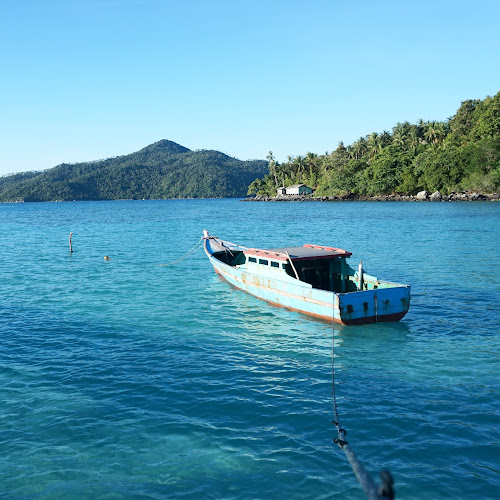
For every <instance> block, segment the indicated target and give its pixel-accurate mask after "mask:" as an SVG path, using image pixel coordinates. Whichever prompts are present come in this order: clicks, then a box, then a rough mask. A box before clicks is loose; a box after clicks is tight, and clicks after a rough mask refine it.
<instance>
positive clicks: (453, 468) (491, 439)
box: [0, 200, 500, 499]
mask: <svg viewBox="0 0 500 500" xmlns="http://www.w3.org/2000/svg"><path fill="white" fill-rule="evenodd" d="M499 215H500V204H497V203H493V202H490V203H488V202H473V203H467V202H461V203H460V202H459V203H451V202H450V203H405V202H388V203H384V202H324V203H318V202H310V203H293V202H286V203H285V202H283V203H245V202H241V201H239V200H166V201H116V202H73V203H40V204H34V203H24V204H22V203H20V204H1V205H0V497H1V498H5V499H19V498H22V499H53V498H55V499H66V498H89V499H93V498H103V499H122V498H123V499H126V498H137V499H139V498H141V499H145V498H158V499H161V498H186V499H195V498H196V499H198V498H209V499H220V498H224V499H233V498H234V499H282V498H294V499H295V498H296V499H329V498H339V499H340V498H342V499H344V498H345V499H360V498H364V495H363V493H362V491H361V489H360V487H359V485H358V483H357V482H356V479H355V477H354V475H353V473H352V471H351V468H350V466H349V464H348V462H347V460H346V458H345V456H344V453H343V452H342V450H341V449H340V448H339V447H338V446H337V445H336V444H334V443H333V438H335V437H336V432H335V428H334V426H333V425H332V420H333V406H332V333H333V335H334V337H333V338H334V339H335V356H336V357H335V387H336V394H337V397H338V408H339V417H340V423H341V425H342V426H343V427H344V428H345V429H346V430H347V440H348V441H349V444H350V446H351V448H352V449H353V450H354V451H355V453H356V455H357V456H358V458H359V459H360V461H361V462H362V463H363V465H364V466H365V468H366V469H367V471H368V472H369V473H370V474H371V475H372V476H373V477H374V478H375V479H376V480H377V481H378V473H379V471H380V470H382V469H387V470H389V471H390V472H391V473H392V475H393V476H394V479H395V489H396V495H397V498H405V499H431V498H432V499H441V498H442V499H448V498H461V499H464V498H471V499H472V498H473V499H477V498H499V497H500V464H499V462H500V446H499V442H500V435H499V434H500V418H499V409H500V394H499V388H500V371H499V369H500V366H499V353H500V349H499V309H498V303H499V299H500V294H499V267H498V262H499V259H500V250H499V248H500V238H499ZM203 229H207V230H209V232H210V233H211V234H213V235H216V236H219V237H221V238H224V239H226V240H228V241H232V242H236V243H240V244H243V245H245V246H250V247H260V248H266V247H268V248H272V247H282V246H288V245H301V244H303V243H314V244H322V245H330V246H335V247H341V248H344V249H346V250H348V251H351V252H353V256H352V258H351V264H353V265H354V266H356V265H357V264H358V262H359V260H360V259H362V260H363V266H364V268H365V270H366V272H368V273H370V274H372V275H375V276H377V277H379V278H381V279H386V280H389V281H395V282H399V283H404V284H410V285H412V300H411V307H410V311H409V313H408V315H407V316H406V317H405V318H404V319H403V320H402V321H401V322H398V323H387V324H375V325H365V326H347V327H342V326H338V325H336V326H335V329H334V331H333V330H332V325H331V324H328V323H327V322H323V321H319V320H315V319H311V318H308V317H306V316H303V315H301V314H299V313H296V312H290V311H287V310H285V309H281V308H277V307H273V306H271V305H269V304H268V303H266V302H263V301H260V300H259V299H257V298H255V297H252V296H250V295H248V294H246V293H244V292H241V291H239V290H236V289H234V288H232V287H231V286H230V285H229V284H228V283H226V282H224V281H223V280H221V279H220V278H219V277H218V276H217V275H216V274H215V273H214V272H213V269H212V268H211V266H210V265H209V262H208V259H207V258H206V256H205V255H204V253H203V251H202V250H200V251H198V252H196V253H194V254H192V255H190V256H189V257H188V258H186V259H185V260H182V261H180V262H178V263H176V264H174V265H171V266H165V265H163V264H168V263H170V262H173V261H175V260H177V259H179V258H180V257H182V256H183V255H185V254H186V253H187V252H188V251H189V250H190V249H192V248H193V247H195V245H196V244H197V243H198V242H199V240H200V237H201V236H202V230H203ZM70 232H72V233H73V237H72V245H73V250H74V252H73V253H70V251H69V242H68V237H69V234H70ZM105 255H108V256H109V257H110V258H111V260H108V261H106V260H104V256H105Z"/></svg>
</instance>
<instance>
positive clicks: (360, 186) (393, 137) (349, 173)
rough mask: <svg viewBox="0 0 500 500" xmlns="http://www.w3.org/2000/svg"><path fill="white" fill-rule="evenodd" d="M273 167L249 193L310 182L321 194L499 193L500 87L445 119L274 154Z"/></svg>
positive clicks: (266, 193) (268, 192)
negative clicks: (327, 147)
mask: <svg viewBox="0 0 500 500" xmlns="http://www.w3.org/2000/svg"><path fill="white" fill-rule="evenodd" d="M267 159H268V162H269V163H268V165H269V173H268V174H266V175H265V176H264V177H263V178H259V179H256V180H254V181H253V182H252V183H251V184H250V186H249V188H248V192H247V194H249V195H253V194H255V195H259V196H276V189H277V188H278V187H280V186H285V187H286V186H289V185H292V184H299V183H304V184H307V185H309V186H310V187H312V188H314V189H315V195H318V196H338V195H345V194H350V193H354V194H359V195H363V196H376V195H385V194H408V195H411V194H416V193H417V192H419V191H423V190H425V191H429V192H434V191H440V192H441V193H442V194H449V193H451V192H459V191H477V192H480V193H492V192H495V191H498V189H499V187H500V92H499V93H497V94H496V95H495V96H494V97H487V98H486V99H484V100H467V101H464V102H462V104H461V106H460V108H459V109H458V110H457V112H456V114H455V115H454V116H453V117H451V118H449V119H448V120H446V121H444V122H440V121H424V120H422V119H421V120H419V121H418V122H417V123H414V124H412V123H409V122H408V121H405V122H403V123H397V124H396V125H395V126H394V127H393V128H392V131H383V132H381V133H377V132H372V133H371V134H370V135H367V136H365V137H360V138H359V139H358V140H357V141H355V142H353V143H352V144H350V145H348V146H345V145H344V143H343V142H340V143H339V144H338V146H337V148H336V149H335V150H334V151H332V152H326V153H325V154H324V155H317V154H314V153H307V154H306V155H305V156H295V157H293V156H288V159H287V161H286V162H284V163H281V164H280V163H279V162H277V161H276V160H275V158H274V156H273V154H272V152H270V153H269V155H268V157H267Z"/></svg>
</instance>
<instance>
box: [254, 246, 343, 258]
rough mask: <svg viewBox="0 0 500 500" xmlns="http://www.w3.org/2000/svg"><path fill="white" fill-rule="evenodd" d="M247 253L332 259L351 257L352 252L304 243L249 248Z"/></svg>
mask: <svg viewBox="0 0 500 500" xmlns="http://www.w3.org/2000/svg"><path fill="white" fill-rule="evenodd" d="M244 253H245V254H246V255H255V256H257V257H263V258H265V257H267V258H270V259H277V260H287V259H288V257H287V254H288V255H289V256H290V258H291V259H292V260H312V259H332V258H333V257H350V256H351V255H352V253H351V252H346V251H345V250H342V249H341V248H333V247H322V246H319V245H304V246H302V247H282V248H269V249H267V250H258V249H255V248H249V249H248V250H245V252H244Z"/></svg>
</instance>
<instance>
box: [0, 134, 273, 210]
mask: <svg viewBox="0 0 500 500" xmlns="http://www.w3.org/2000/svg"><path fill="white" fill-rule="evenodd" d="M267 165H268V164H267V162H266V161H263V160H253V161H240V160H237V159H235V158H231V157H229V156H227V155H225V154H223V153H220V152H218V151H191V150H189V149H187V148H185V147H183V146H180V145H179V144H176V143H175V142H171V141H166V140H162V141H159V142H156V143H154V144H151V145H150V146H147V147H145V148H144V149H141V150H140V151H138V152H136V153H132V154H129V155H126V156H118V157H116V158H109V159H106V160H100V161H94V162H87V163H76V164H62V165H58V166H57V167H54V168H51V169H49V170H44V171H42V172H27V173H20V174H14V175H9V176H5V177H0V201H4V202H5V201H55V200H118V199H164V198H227V197H241V196H244V195H245V194H246V191H247V188H248V184H249V183H250V182H251V181H252V180H253V179H255V178H256V177H259V176H262V175H264V174H265V173H266V172H267Z"/></svg>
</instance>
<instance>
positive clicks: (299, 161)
mask: <svg viewBox="0 0 500 500" xmlns="http://www.w3.org/2000/svg"><path fill="white" fill-rule="evenodd" d="M294 163H295V165H296V166H297V174H298V176H299V183H300V182H302V174H303V173H304V166H305V162H304V158H303V157H302V156H297V158H295V161H294Z"/></svg>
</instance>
